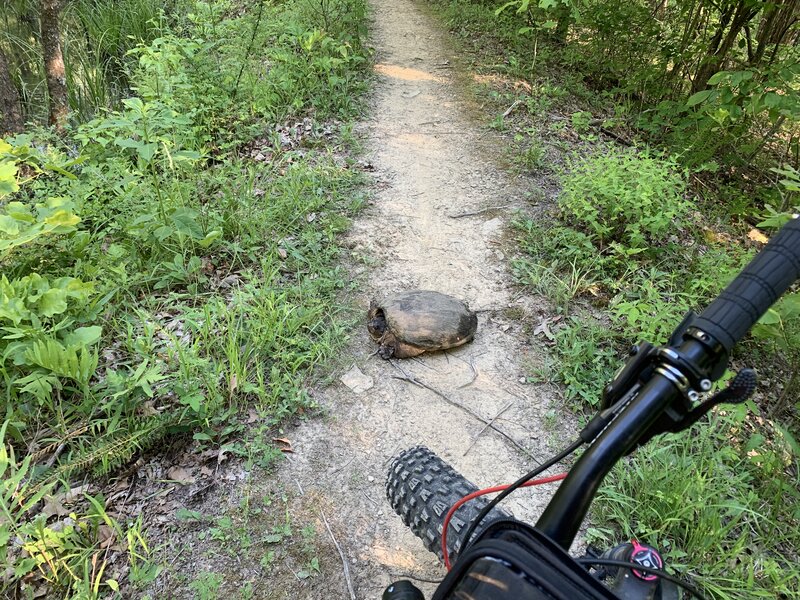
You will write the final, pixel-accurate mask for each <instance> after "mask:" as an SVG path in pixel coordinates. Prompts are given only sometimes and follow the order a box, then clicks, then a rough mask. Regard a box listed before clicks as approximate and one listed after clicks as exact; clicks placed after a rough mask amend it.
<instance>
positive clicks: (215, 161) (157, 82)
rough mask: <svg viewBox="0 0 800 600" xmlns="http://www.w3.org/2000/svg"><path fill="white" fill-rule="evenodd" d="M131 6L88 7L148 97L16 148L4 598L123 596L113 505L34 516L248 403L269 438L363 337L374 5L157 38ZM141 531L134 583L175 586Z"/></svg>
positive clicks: (292, 12) (213, 10)
mask: <svg viewBox="0 0 800 600" xmlns="http://www.w3.org/2000/svg"><path fill="white" fill-rule="evenodd" d="M122 4H123V6H122V8H126V7H127V8H126V10H127V9H128V8H129V9H130V11H131V12H130V13H125V11H120V10H118V9H119V8H120V6H119V4H116V3H114V4H112V3H105V2H99V1H92V2H77V3H76V4H75V5H71V9H74V10H76V11H82V10H83V9H84V8H85V9H86V13H85V14H84V13H80V15H81V18H88V17H89V16H91V18H92V21H91V23H90V24H89V25H91V27H94V28H96V32H95V30H93V29H89V28H88V25H87V33H88V34H89V37H88V40H89V42H87V43H97V44H100V45H101V48H100V49H99V50H97V52H101V53H104V54H105V55H106V56H108V57H110V58H109V60H112V59H114V60H116V59H117V58H121V59H122V63H121V65H120V68H122V69H123V70H124V76H125V79H126V82H127V85H129V89H130V90H131V92H130V93H129V94H127V97H124V98H123V99H122V100H121V102H119V103H118V104H115V105H113V106H111V107H108V108H107V109H106V110H104V111H102V114H99V116H96V117H95V118H94V119H93V120H90V121H88V122H84V123H78V122H77V120H78V118H79V117H80V113H78V114H76V115H75V117H76V122H75V123H74V124H73V126H72V128H71V129H70V130H69V131H68V132H67V134H66V136H65V137H61V138H55V137H52V134H51V133H49V132H48V131H45V130H38V129H35V128H32V129H31V130H30V131H28V132H26V133H24V134H20V135H17V136H14V137H11V138H8V139H7V140H6V141H0V270H2V273H3V275H2V278H1V279H0V331H2V333H3V335H2V336H1V337H0V356H1V357H2V362H0V375H1V376H2V382H3V384H2V386H0V388H1V389H2V395H0V408H2V421H3V425H2V430H0V473H2V474H3V481H4V483H3V487H2V488H0V513H1V514H2V517H0V558H2V559H3V560H2V562H3V564H4V566H5V565H8V566H9V568H10V570H9V571H4V572H3V574H2V575H1V576H0V589H2V590H3V593H4V594H5V593H6V592H8V593H10V594H12V595H14V594H17V593H22V592H21V586H22V587H24V586H28V585H30V584H31V582H34V581H45V582H47V583H48V584H49V585H50V586H51V589H52V592H53V593H54V594H60V595H61V596H64V595H67V596H73V595H74V596H75V597H81V598H87V597H95V596H98V595H102V594H105V593H107V592H109V591H115V590H117V589H118V587H119V582H118V581H116V580H115V579H114V577H115V576H116V575H117V574H116V573H115V574H109V573H105V574H104V572H103V568H101V567H103V566H104V564H105V563H103V564H94V563H93V562H90V559H91V561H96V560H97V558H98V557H97V556H96V555H94V549H96V548H97V544H98V543H99V538H98V535H99V528H100V526H101V525H103V524H106V525H108V527H111V528H112V529H113V530H114V531H117V530H116V529H114V528H115V527H119V525H118V524H116V523H115V522H114V521H113V520H111V519H109V517H108V515H105V513H104V510H103V500H102V498H88V499H86V500H83V499H78V502H79V504H80V503H81V502H83V503H84V504H85V503H86V502H87V501H88V502H89V504H88V508H87V509H86V510H85V511H84V512H79V509H78V508H75V511H76V512H79V514H78V515H75V516H74V517H73V518H72V519H73V522H72V523H70V524H69V526H67V527H64V526H63V523H61V522H60V521H59V522H58V523H56V524H52V523H50V522H48V516H49V515H47V514H44V513H39V514H38V515H34V516H31V515H26V513H27V512H28V511H29V509H30V508H31V507H33V506H34V505H35V504H36V501H37V500H38V499H39V498H41V497H42V495H43V494H44V493H46V492H52V491H54V490H56V489H58V487H59V486H60V484H61V482H66V483H68V482H69V481H70V478H72V477H74V476H76V475H79V474H81V473H83V472H87V471H90V470H91V471H93V472H94V473H96V474H102V473H107V472H108V471H110V470H111V469H112V468H115V467H117V466H119V465H122V464H124V463H126V462H127V461H129V460H130V459H131V457H132V456H133V455H134V454H135V453H136V452H137V451H139V450H140V449H142V448H145V447H148V446H152V444H154V443H155V442H156V441H158V440H160V439H161V438H163V437H164V436H165V435H166V434H172V435H184V436H186V439H191V438H192V436H193V437H194V439H196V440H198V441H200V442H201V443H204V444H222V443H224V442H225V441H226V440H227V439H228V438H229V437H230V436H231V435H232V434H234V433H236V431H237V430H239V429H241V427H242V425H241V424H238V422H237V421H236V420H235V419H232V418H231V416H232V415H234V414H235V413H236V411H237V410H238V409H239V408H240V407H241V406H244V405H249V406H255V407H256V408H257V409H258V410H259V411H260V412H261V414H262V415H263V416H264V418H265V422H266V423H267V424H274V423H277V422H280V421H281V420H282V419H284V418H286V416H288V415H290V414H294V413H295V412H296V411H297V410H298V409H302V408H303V407H309V406H312V405H313V401H312V399H311V397H310V396H309V394H308V390H307V388H306V386H305V384H304V380H305V379H306V378H307V377H306V376H307V375H308V374H309V373H310V372H311V369H313V368H314V367H315V366H316V365H318V364H320V363H321V362H322V361H323V360H325V359H326V358H327V357H329V356H331V353H332V350H333V349H334V347H335V346H336V344H337V340H341V339H342V337H343V336H342V333H341V326H342V317H341V314H340V313H341V312H342V311H343V310H344V309H337V308H336V306H337V305H336V294H337V292H338V291H339V290H341V289H342V288H343V286H345V285H346V278H345V277H344V275H343V273H342V272H341V271H340V269H339V268H338V267H336V265H335V262H334V261H335V259H336V258H337V256H338V252H339V250H338V247H337V243H336V237H337V233H339V232H341V231H342V230H343V229H344V228H345V227H346V226H347V222H348V218H347V215H349V214H351V213H353V212H354V211H356V210H358V208H359V207H360V204H361V196H360V193H359V192H358V191H357V185H358V183H359V180H360V176H359V173H358V171H357V170H355V169H353V168H351V161H350V160H349V159H348V157H347V153H346V149H345V148H344V146H343V145H342V144H344V143H346V141H347V139H348V136H349V128H348V126H347V125H345V124H343V123H342V122H343V121H346V120H347V119H348V118H351V117H352V116H353V115H354V114H355V110H356V109H357V108H358V106H357V103H356V100H355V98H356V97H357V96H358V94H359V93H360V92H361V91H362V90H363V89H364V69H363V66H364V65H365V64H366V59H367V55H366V50H365V48H364V46H363V45H362V43H361V40H362V37H363V33H364V32H363V30H362V26H363V25H362V24H363V19H364V7H363V5H362V4H361V3H360V2H359V1H358V0H342V1H341V2H335V3H333V2H325V3H324V6H325V8H326V11H327V12H322V13H320V12H319V11H318V10H317V8H318V7H317V6H316V4H315V3H313V2H299V3H292V4H287V5H282V6H272V5H267V4H266V3H261V4H258V5H256V6H255V7H253V8H252V9H251V10H247V11H242V10H241V9H240V8H239V7H237V6H236V5H235V4H233V3H221V2H215V3H213V4H207V3H204V2H196V3H190V4H183V5H182V6H183V8H184V9H185V11H186V13H185V15H183V16H178V15H177V14H174V15H173V16H172V17H171V18H169V19H167V18H166V17H164V16H163V15H162V16H160V17H159V18H158V19H157V23H150V24H147V23H146V22H139V21H136V19H137V18H138V19H146V18H147V19H149V17H147V15H148V14H149V12H148V10H150V9H151V8H152V7H151V6H150V4H149V3H148V2H146V1H143V2H141V3H140V4H136V3H135V2H133V0H131V1H129V2H123V3H122ZM112 7H113V10H112ZM134 9H135V10H134ZM158 14H160V13H159V12H158V11H156V15H158ZM124 19H129V20H133V21H136V23H135V25H137V26H139V29H136V28H132V29H128V25H126V23H127V21H125V20H124ZM151 25H153V26H155V27H156V29H155V30H154V29H151V28H150V26H151ZM120 30H124V31H131V32H136V31H141V32H144V31H147V32H150V33H153V32H154V31H155V32H156V34H157V35H152V36H151V37H150V39H144V33H142V36H141V37H139V38H134V39H131V38H129V37H128V36H125V35H122V36H121V35H120ZM140 42H141V43H140ZM128 44H130V45H128ZM93 51H94V50H93ZM106 83H107V82H106ZM73 89H80V86H78V87H77V88H74V87H73ZM30 106H33V104H30V103H29V107H30ZM98 108H100V106H99V105H97V104H94V105H93V110H92V111H90V112H94V113H97V112H98V110H97V109H98ZM31 110H33V109H31ZM34 112H35V110H33V112H31V113H29V114H31V115H33V114H34ZM288 119H292V120H291V121H287V120H288ZM76 506H77V505H76ZM109 523H110V524H109ZM54 525H58V526H59V527H60V529H53V527H54ZM137 532H138V529H136V528H135V527H134V528H132V529H129V530H128V531H127V532H126V531H123V530H122V529H120V530H119V531H118V532H117V540H118V541H120V542H124V541H125V540H127V548H128V554H129V558H130V559H131V566H132V568H133V567H136V566H137V565H138V566H139V567H138V568H139V569H140V570H141V569H144V572H139V573H138V575H137V571H136V568H133V569H132V571H131V575H130V577H131V583H135V581H134V579H135V577H139V580H140V581H143V580H145V579H147V577H148V576H149V575H153V572H151V571H149V570H147V569H146V568H145V567H146V565H147V560H146V554H147V546H146V544H145V542H144V540H143V538H142V537H141V535H140V534H139V533H137ZM137 560H138V563H137ZM142 561H144V562H142ZM101 562H102V557H101ZM142 565H144V566H142ZM148 574H149V575H148Z"/></svg>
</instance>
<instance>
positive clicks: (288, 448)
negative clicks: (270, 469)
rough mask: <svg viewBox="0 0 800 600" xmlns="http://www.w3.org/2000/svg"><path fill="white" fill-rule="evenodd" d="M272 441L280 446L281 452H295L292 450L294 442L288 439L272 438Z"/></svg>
mask: <svg viewBox="0 0 800 600" xmlns="http://www.w3.org/2000/svg"><path fill="white" fill-rule="evenodd" d="M272 441H273V442H275V443H276V444H278V445H279V446H280V448H279V450H280V451H281V452H294V450H293V449H292V442H290V441H289V440H287V439H286V438H272Z"/></svg>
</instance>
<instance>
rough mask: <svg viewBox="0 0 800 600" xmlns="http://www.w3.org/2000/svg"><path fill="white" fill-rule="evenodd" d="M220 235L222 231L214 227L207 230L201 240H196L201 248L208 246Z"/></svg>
mask: <svg viewBox="0 0 800 600" xmlns="http://www.w3.org/2000/svg"><path fill="white" fill-rule="evenodd" d="M221 237H222V232H221V231H220V230H219V229H215V230H214V231H209V232H208V233H207V234H206V237H204V238H203V239H202V240H200V241H199V242H198V245H199V246H200V247H201V248H208V247H209V246H210V245H211V244H213V243H214V242H215V241H217V240H218V239H219V238H221Z"/></svg>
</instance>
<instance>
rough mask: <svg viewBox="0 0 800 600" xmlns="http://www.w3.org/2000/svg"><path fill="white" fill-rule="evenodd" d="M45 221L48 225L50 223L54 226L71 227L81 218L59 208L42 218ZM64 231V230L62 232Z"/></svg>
mask: <svg viewBox="0 0 800 600" xmlns="http://www.w3.org/2000/svg"><path fill="white" fill-rule="evenodd" d="M44 222H45V223H47V224H48V225H52V226H54V227H67V228H71V227H73V226H74V225H77V224H78V223H80V222H81V218H80V217H79V216H78V215H74V214H72V213H71V212H69V211H67V210H59V211H57V212H55V213H53V214H52V215H50V216H49V217H47V218H46V219H45V220H44ZM62 233H66V232H62Z"/></svg>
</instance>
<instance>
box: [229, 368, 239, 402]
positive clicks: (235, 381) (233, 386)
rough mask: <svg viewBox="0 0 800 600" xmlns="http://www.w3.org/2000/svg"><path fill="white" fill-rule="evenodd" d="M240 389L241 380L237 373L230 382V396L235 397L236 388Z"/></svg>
mask: <svg viewBox="0 0 800 600" xmlns="http://www.w3.org/2000/svg"><path fill="white" fill-rule="evenodd" d="M238 387H239V378H238V377H236V373H233V374H232V375H231V379H230V381H229V382H228V395H229V396H233V393H234V392H235V391H236V388H238Z"/></svg>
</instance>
